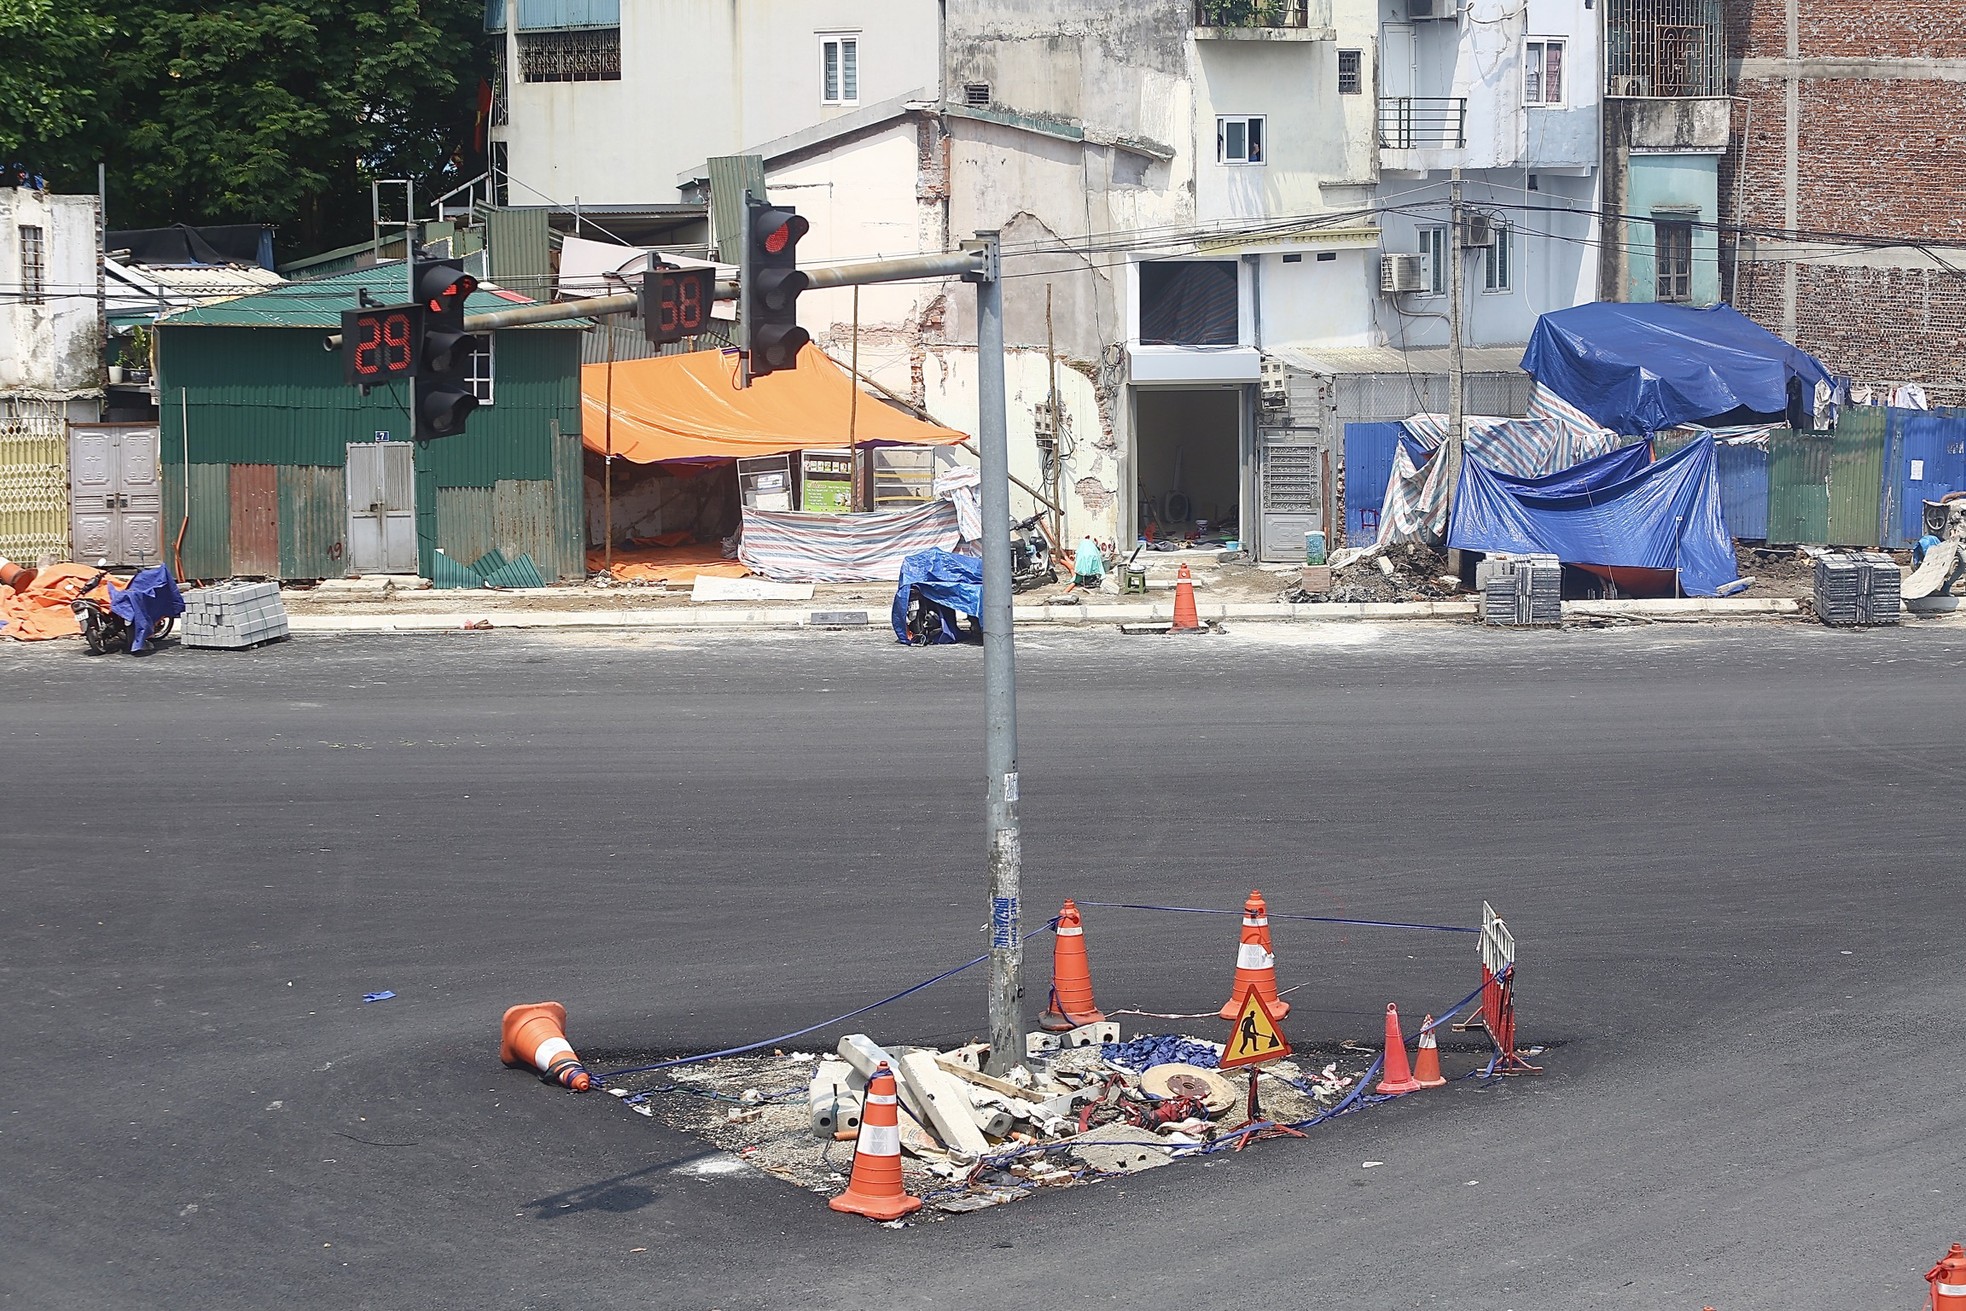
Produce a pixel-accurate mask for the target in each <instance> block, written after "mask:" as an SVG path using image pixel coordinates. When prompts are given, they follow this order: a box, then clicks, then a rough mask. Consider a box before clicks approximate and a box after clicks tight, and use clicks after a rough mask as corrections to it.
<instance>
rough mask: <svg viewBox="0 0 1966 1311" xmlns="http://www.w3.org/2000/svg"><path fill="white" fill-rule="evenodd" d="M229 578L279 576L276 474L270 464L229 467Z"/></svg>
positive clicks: (278, 514)
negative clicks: (230, 475) (230, 556)
mask: <svg viewBox="0 0 1966 1311" xmlns="http://www.w3.org/2000/svg"><path fill="white" fill-rule="evenodd" d="M230 493H231V510H232V576H233V577H234V578H278V577H279V576H280V471H279V470H278V469H277V468H276V467H274V466H273V465H270V464H235V465H233V466H232V486H231V489H230Z"/></svg>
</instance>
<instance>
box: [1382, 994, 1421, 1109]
mask: <svg viewBox="0 0 1966 1311" xmlns="http://www.w3.org/2000/svg"><path fill="white" fill-rule="evenodd" d="M1385 1071H1386V1072H1385V1074H1384V1075H1383V1076H1382V1077H1381V1078H1380V1080H1379V1094H1380V1096H1382V1097H1383V1096H1386V1095H1388V1094H1391V1093H1410V1092H1412V1091H1414V1090H1415V1089H1417V1088H1418V1087H1419V1086H1420V1081H1419V1080H1418V1079H1416V1078H1414V1077H1413V1071H1412V1069H1411V1068H1410V1067H1409V1066H1408V1065H1407V1064H1406V1039H1405V1038H1404V1037H1403V1036H1401V1034H1400V1031H1399V1007H1397V1006H1395V1005H1393V1004H1392V1003H1391V1002H1387V1003H1386V1064H1385Z"/></svg>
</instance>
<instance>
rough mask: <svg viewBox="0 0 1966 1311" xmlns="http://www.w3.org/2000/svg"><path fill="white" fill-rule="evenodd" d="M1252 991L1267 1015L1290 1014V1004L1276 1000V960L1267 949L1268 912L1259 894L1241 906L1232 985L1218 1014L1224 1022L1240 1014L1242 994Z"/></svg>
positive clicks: (1268, 934)
mask: <svg viewBox="0 0 1966 1311" xmlns="http://www.w3.org/2000/svg"><path fill="white" fill-rule="evenodd" d="M1250 988H1254V989H1256V992H1257V994H1258V995H1259V996H1261V997H1262V998H1263V1004H1264V1005H1265V1006H1267V1007H1268V1008H1269V1011H1270V1014H1271V1015H1273V1016H1275V1017H1276V1018H1277V1019H1279V1020H1280V1019H1282V1018H1283V1017H1284V1016H1286V1015H1288V1014H1290V1003H1289V1002H1287V1001H1281V1000H1279V999H1278V998H1277V958H1276V953H1275V952H1274V951H1272V950H1271V949H1270V908H1269V907H1268V906H1266V905H1264V904H1263V894H1262V893H1261V892H1251V893H1250V894H1249V900H1248V901H1245V902H1243V903H1242V945H1241V946H1239V947H1237V948H1236V982H1235V986H1234V987H1232V988H1230V989H1229V1001H1228V1004H1227V1005H1225V1006H1223V1007H1222V1010H1221V1012H1220V1014H1221V1016H1222V1018H1223V1019H1225V1020H1233V1019H1236V1018H1238V1017H1239V1016H1240V1015H1241V1014H1242V994H1243V993H1244V992H1246V991H1247V990H1249V989H1250Z"/></svg>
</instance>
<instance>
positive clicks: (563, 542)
mask: <svg viewBox="0 0 1966 1311" xmlns="http://www.w3.org/2000/svg"><path fill="white" fill-rule="evenodd" d="M553 486H554V488H555V489H556V490H558V492H559V494H560V504H559V544H560V576H561V577H563V578H585V577H586V576H587V493H586V486H585V483H584V473H583V462H582V459H581V446H580V434H579V433H563V432H561V431H559V429H558V427H557V426H556V427H555V428H554V432H553Z"/></svg>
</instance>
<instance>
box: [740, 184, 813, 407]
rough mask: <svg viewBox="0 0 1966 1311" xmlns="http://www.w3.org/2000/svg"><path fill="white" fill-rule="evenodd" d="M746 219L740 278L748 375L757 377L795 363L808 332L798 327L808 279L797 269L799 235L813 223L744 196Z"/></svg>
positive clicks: (786, 209) (790, 366)
mask: <svg viewBox="0 0 1966 1311" xmlns="http://www.w3.org/2000/svg"><path fill="white" fill-rule="evenodd" d="M745 209H746V217H747V220H748V221H747V223H746V225H745V241H744V250H743V256H742V259H741V260H740V261H739V268H738V277H739V281H740V282H741V284H742V288H741V289H742V294H743V308H742V311H741V312H742V315H743V329H744V339H745V348H746V352H747V355H748V359H749V365H750V374H751V376H752V377H753V378H761V377H763V376H764V375H765V374H767V373H776V372H778V371H779V370H780V369H792V368H797V367H798V362H799V351H800V350H801V349H802V348H803V347H804V346H805V344H806V343H807V342H809V341H811V340H812V335H811V334H810V333H808V332H807V331H806V330H805V329H804V328H801V327H800V326H799V317H798V308H799V293H800V292H802V291H804V290H805V289H806V288H807V287H808V286H810V285H811V284H812V279H811V278H810V277H808V276H807V275H806V274H804V273H802V272H800V271H799V238H801V237H803V236H805V234H806V231H807V229H808V228H809V227H810V226H811V225H810V224H809V223H807V222H806V220H805V219H803V218H801V217H799V214H798V211H796V210H794V209H791V208H790V207H788V206H785V205H771V204H767V203H766V202H764V201H761V200H754V199H751V198H750V197H746V198H745Z"/></svg>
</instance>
